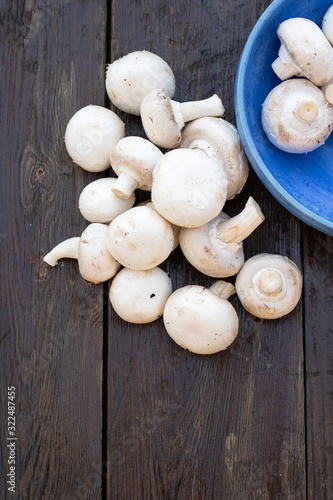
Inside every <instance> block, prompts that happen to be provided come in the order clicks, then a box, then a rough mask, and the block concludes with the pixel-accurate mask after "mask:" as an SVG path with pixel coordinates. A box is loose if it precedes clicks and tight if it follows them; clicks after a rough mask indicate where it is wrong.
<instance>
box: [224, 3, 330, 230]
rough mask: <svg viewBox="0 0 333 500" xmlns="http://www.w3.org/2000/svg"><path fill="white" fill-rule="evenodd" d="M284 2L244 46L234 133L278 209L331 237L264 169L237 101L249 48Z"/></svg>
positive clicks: (263, 18)
mask: <svg viewBox="0 0 333 500" xmlns="http://www.w3.org/2000/svg"><path fill="white" fill-rule="evenodd" d="M285 2H286V0H274V1H273V2H272V3H271V4H270V5H269V6H268V7H267V9H266V10H265V11H264V12H263V14H262V15H261V16H260V17H259V19H258V21H257V22H256V24H255V25H254V27H253V28H252V31H251V33H250V35H249V37H248V39H247V41H246V43H245V45H244V48H243V51H242V54H241V57H240V60H239V63H238V68H237V73H236V81H235V94H234V105H235V115H236V124H237V129H238V132H239V135H240V139H241V142H242V145H243V148H244V150H245V153H246V156H247V157H248V160H249V162H250V164H251V166H252V167H253V169H254V171H255V172H256V174H257V175H258V177H259V179H260V180H261V181H262V183H263V184H264V186H265V187H266V188H267V189H268V191H269V192H270V193H271V194H272V195H273V196H274V198H276V199H277V201H278V202H279V203H281V205H283V206H284V207H285V208H286V209H287V210H288V211H289V212H291V213H292V214H294V215H295V216H296V217H298V218H299V219H300V220H302V221H303V222H305V223H307V224H308V225H310V226H312V227H314V228H315V229H318V230H319V231H322V232H324V233H326V234H329V235H331V236H333V222H330V221H328V220H327V219H324V218H323V217H321V216H319V215H317V214H315V213H314V212H312V211H311V210H309V209H308V208H306V207H305V206H304V205H302V204H301V203H299V202H298V201H297V200H295V199H294V198H293V197H292V196H291V195H290V194H289V193H288V192H287V191H286V190H285V189H284V188H283V187H282V186H281V184H280V183H279V182H278V181H277V180H276V179H275V177H274V176H273V175H272V174H271V172H270V171H269V169H268V168H267V167H266V165H265V163H264V162H263V160H262V159H261V156H260V155H259V153H258V150H257V148H256V146H255V143H254V141H253V138H252V135H251V131H250V126H249V122H248V120H247V116H246V108H245V101H244V100H242V99H240V96H242V95H244V91H245V71H246V65H247V61H248V59H249V55H250V53H251V50H252V46H253V44H254V42H255V40H256V39H257V37H258V35H259V32H260V30H261V28H262V26H263V24H264V23H265V22H266V20H267V18H268V17H269V16H270V14H271V12H272V11H275V10H276V9H278V8H279V7H280V5H281V4H283V3H285Z"/></svg>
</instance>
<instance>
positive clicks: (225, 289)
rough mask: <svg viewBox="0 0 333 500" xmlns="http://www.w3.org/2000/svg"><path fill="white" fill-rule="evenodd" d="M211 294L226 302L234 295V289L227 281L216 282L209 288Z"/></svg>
mask: <svg viewBox="0 0 333 500" xmlns="http://www.w3.org/2000/svg"><path fill="white" fill-rule="evenodd" d="M208 290H210V291H211V292H213V293H215V295H217V296H218V297H220V299H225V300H228V298H229V297H231V295H234V293H236V288H235V287H234V285H233V284H232V283H228V282H227V281H223V280H218V281H215V283H213V284H212V286H210V287H209V289H208Z"/></svg>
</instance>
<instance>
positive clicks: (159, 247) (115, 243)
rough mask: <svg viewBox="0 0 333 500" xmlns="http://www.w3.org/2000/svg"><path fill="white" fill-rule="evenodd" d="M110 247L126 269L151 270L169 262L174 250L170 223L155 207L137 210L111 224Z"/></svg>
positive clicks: (114, 220)
mask: <svg viewBox="0 0 333 500" xmlns="http://www.w3.org/2000/svg"><path fill="white" fill-rule="evenodd" d="M107 247H108V249H109V251H110V253H111V255H113V257H114V258H115V259H116V260H117V261H118V262H120V264H122V265H123V266H124V267H128V268H130V269H134V270H137V271H144V270H146V269H152V268H153V267H155V266H158V265H159V264H161V263H162V262H163V261H164V260H166V259H167V258H168V257H169V255H170V253H171V251H172V249H173V231H172V227H171V224H170V223H169V222H168V221H167V220H165V219H164V218H163V217H162V216H161V215H160V214H159V213H157V211H156V210H155V209H154V208H152V207H146V206H141V207H134V208H131V209H130V210H127V212H124V213H122V214H121V215H118V217H116V218H115V219H113V221H112V222H111V223H110V225H109V229H108V237H107Z"/></svg>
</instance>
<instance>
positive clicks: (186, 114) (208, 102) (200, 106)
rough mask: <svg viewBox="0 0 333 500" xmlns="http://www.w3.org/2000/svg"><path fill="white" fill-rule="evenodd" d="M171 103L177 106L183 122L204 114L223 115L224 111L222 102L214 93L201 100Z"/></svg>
mask: <svg viewBox="0 0 333 500" xmlns="http://www.w3.org/2000/svg"><path fill="white" fill-rule="evenodd" d="M171 103H172V106H173V107H174V106H175V107H176V108H178V107H179V110H180V112H181V114H182V115H183V120H184V122H185V123H186V122H190V121H192V120H195V119H196V118H202V117H204V116H223V115H224V112H225V109H224V106H223V103H222V101H221V99H220V98H219V97H218V96H217V95H216V94H214V95H213V96H212V97H209V98H208V99H203V100H201V101H189V102H181V103H177V102H176V101H171ZM175 114H176V113H175Z"/></svg>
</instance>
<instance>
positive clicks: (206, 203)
mask: <svg viewBox="0 0 333 500" xmlns="http://www.w3.org/2000/svg"><path fill="white" fill-rule="evenodd" d="M227 185H228V180H227V177H226V175H225V173H224V172H223V170H222V169H221V166H220V165H219V163H218V162H216V161H215V160H213V159H212V158H209V157H208V156H207V155H206V154H205V153H204V152H203V151H200V150H192V149H175V150H173V151H169V152H168V153H166V154H165V155H164V156H163V157H162V158H161V159H160V160H159V161H158V162H157V164H156V166H155V168H154V171H153V185H152V191H151V196H152V201H153V204H154V207H155V209H156V210H157V211H158V212H159V213H160V214H161V215H163V217H165V218H166V219H167V220H168V221H169V222H172V223H173V224H176V225H177V226H182V227H198V226H202V225H203V224H205V223H206V222H208V221H209V220H211V219H213V218H214V217H216V215H217V214H219V213H220V211H221V210H222V207H223V205H224V203H225V200H226V196H227Z"/></svg>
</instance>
